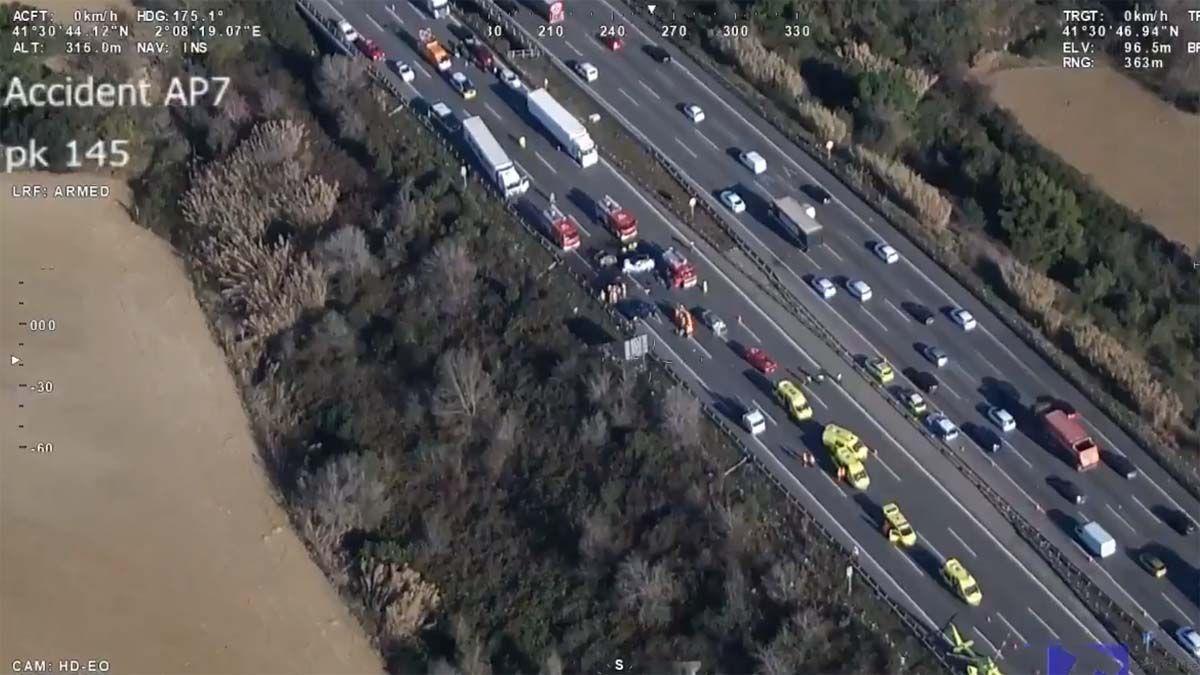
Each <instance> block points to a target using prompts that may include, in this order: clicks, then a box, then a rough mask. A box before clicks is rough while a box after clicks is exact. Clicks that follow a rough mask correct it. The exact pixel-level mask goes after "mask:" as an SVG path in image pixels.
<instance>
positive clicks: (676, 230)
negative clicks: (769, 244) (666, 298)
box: [603, 160, 819, 368]
mask: <svg viewBox="0 0 1200 675" xmlns="http://www.w3.org/2000/svg"><path fill="white" fill-rule="evenodd" d="M603 162H604V166H605V167H606V168H607V169H608V170H609V171H610V172H612V174H613V175H614V176H616V177H617V178H618V179H619V180H620V181H621V182H622V183H623V184H624V185H625V187H627V188H629V191H630V192H632V193H633V194H634V196H636V197H637V198H638V199H639V200H640V201H641V202H642V203H643V204H645V205H646V208H648V209H650V210H651V211H652V212H654V215H656V216H658V219H659V220H661V221H662V222H663V223H665V224H666V225H667V228H669V229H670V230H671V231H672V232H673V233H675V235H676V236H677V237H679V238H680V239H683V240H684V241H687V240H689V237H687V236H685V235H684V233H683V232H681V231H680V230H679V228H677V227H675V224H674V223H672V222H671V221H670V220H669V219H667V217H666V216H664V215H663V212H662V211H660V210H659V208H658V207H657V206H655V205H654V204H653V203H652V202H651V201H650V200H649V199H647V198H646V197H645V195H643V194H642V193H641V191H640V190H638V189H637V188H635V187H634V186H633V184H632V183H630V182H629V180H628V179H627V178H625V176H623V175H622V174H621V173H620V172H619V171H617V170H616V169H614V168H613V166H612V165H611V164H609V163H608V160H603ZM694 250H695V252H696V255H697V256H699V257H700V259H701V260H703V261H704V262H705V264H707V265H708V266H709V268H710V269H712V270H713V271H714V272H716V273H717V274H718V275H719V276H720V277H721V278H722V279H724V280H725V283H726V284H728V285H729V287H730V288H732V289H733V290H734V291H736V292H737V294H738V295H740V296H741V297H742V299H743V300H745V301H746V304H747V305H749V306H751V307H753V308H754V310H755V311H756V312H758V314H759V316H761V317H762V318H763V319H764V320H765V321H766V322H767V323H768V324H770V325H771V327H773V328H774V329H775V330H776V331H778V333H779V334H780V335H781V336H782V337H783V339H784V340H785V341H786V342H787V343H788V344H789V345H791V346H792V348H793V349H795V350H796V351H797V352H799V353H800V355H801V356H803V357H804V359H805V360H806V361H807V362H808V364H809V365H810V366H812V367H814V368H817V367H819V364H818V363H817V362H816V361H815V360H814V359H813V358H812V357H811V356H809V354H808V352H807V351H806V350H805V349H804V348H803V347H801V346H800V344H799V343H797V342H796V341H795V340H793V339H792V336H791V335H789V334H788V332H787V331H785V330H784V329H783V328H782V327H781V326H780V325H779V324H778V323H776V322H775V320H774V319H772V318H771V315H770V314H768V313H767V312H766V311H765V310H763V308H762V307H759V306H758V303H756V302H754V301H753V300H751V299H750V296H748V295H746V292H745V291H743V290H742V289H741V287H740V286H738V285H737V284H735V283H733V280H732V279H730V278H729V276H728V275H727V274H725V270H723V269H721V268H720V267H719V266H717V265H715V264H714V263H713V261H712V260H711V259H709V257H708V256H707V255H705V253H704V251H702V250H700V249H698V248H697V249H694ZM741 326H742V328H744V329H745V330H746V332H747V333H750V335H751V336H752V337H753V338H754V339H755V340H757V341H758V342H760V343H761V342H762V340H759V339H758V336H757V335H755V334H754V333H753V332H752V331H751V330H750V328H749V327H747V326H746V325H745V323H742V324H741Z"/></svg>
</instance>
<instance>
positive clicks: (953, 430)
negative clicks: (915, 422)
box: [925, 413, 958, 441]
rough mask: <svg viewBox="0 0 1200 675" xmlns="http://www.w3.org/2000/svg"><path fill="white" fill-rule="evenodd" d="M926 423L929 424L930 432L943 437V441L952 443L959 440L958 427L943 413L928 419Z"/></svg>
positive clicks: (935, 414)
mask: <svg viewBox="0 0 1200 675" xmlns="http://www.w3.org/2000/svg"><path fill="white" fill-rule="evenodd" d="M925 422H926V423H927V424H929V430H930V431H932V432H933V433H935V434H937V435H938V436H941V438H942V440H943V441H952V440H954V439H956V438H958V427H956V426H954V422H951V421H950V418H949V417H946V416H945V415H943V414H941V413H934V414H932V415H930V416H929V417H926V418H925Z"/></svg>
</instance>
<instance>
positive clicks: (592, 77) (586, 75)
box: [575, 61, 600, 82]
mask: <svg viewBox="0 0 1200 675" xmlns="http://www.w3.org/2000/svg"><path fill="white" fill-rule="evenodd" d="M575 72H576V73H577V74H578V75H579V77H582V78H583V81H584V82H595V81H596V78H598V77H600V71H599V70H596V66H593V65H592V64H590V63H588V62H587V61H580V62H579V63H576V64H575Z"/></svg>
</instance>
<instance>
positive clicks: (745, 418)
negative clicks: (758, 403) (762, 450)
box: [742, 408, 767, 436]
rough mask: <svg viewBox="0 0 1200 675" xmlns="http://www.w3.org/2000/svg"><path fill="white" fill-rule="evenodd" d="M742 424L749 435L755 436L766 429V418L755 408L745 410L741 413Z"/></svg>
mask: <svg viewBox="0 0 1200 675" xmlns="http://www.w3.org/2000/svg"><path fill="white" fill-rule="evenodd" d="M742 426H744V427H746V431H749V432H750V433H751V435H754V436H757V435H759V434H761V433H762V432H764V431H766V430H767V419H766V418H765V417H763V414H762V411H760V410H758V409H757V408H755V409H754V410H747V411H746V414H744V415H742Z"/></svg>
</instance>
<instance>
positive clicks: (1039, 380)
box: [921, 272, 1050, 389]
mask: <svg viewBox="0 0 1200 675" xmlns="http://www.w3.org/2000/svg"><path fill="white" fill-rule="evenodd" d="M921 276H922V277H925V280H926V281H929V277H926V276H925V274H924V273H923V272H922V273H921ZM929 283H930V284H932V283H933V282H932V281H929ZM938 290H939V291H940V290H941V289H938ZM942 295H945V292H942ZM946 297H947V299H949V296H946ZM951 302H953V301H951ZM979 328H980V330H982V331H983V332H984V333H986V334H987V336H988V337H990V338H991V339H992V342H995V343H996V344H998V345H1000V349H1002V350H1004V353H1005V354H1008V358H1010V359H1012V360H1013V361H1016V362H1017V365H1019V366H1021V369H1022V370H1024V371H1025V372H1027V373H1029V374H1030V375H1031V376H1032V377H1033V379H1034V380H1036V381H1037V383H1038V384H1040V385H1042V387H1043V388H1045V389H1050V387H1049V386H1047V384H1046V383H1045V382H1043V381H1042V378H1041V377H1040V376H1039V375H1038V374H1037V372H1036V371H1035V370H1033V369H1032V368H1030V367H1029V364H1027V363H1025V361H1023V360H1022V359H1019V358H1017V355H1016V354H1014V353H1012V350H1011V349H1009V348H1008V345H1006V344H1004V343H1003V342H1001V341H1000V338H998V337H996V336H995V334H993V333H992V331H990V330H988V329H987V327H985V326H983V325H980V326H979ZM1038 360H1039V361H1040V360H1041V359H1038Z"/></svg>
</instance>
